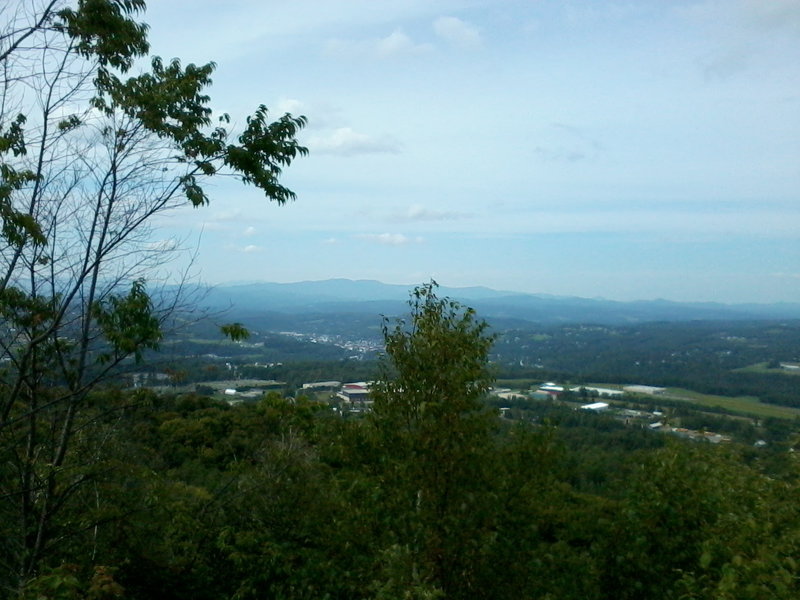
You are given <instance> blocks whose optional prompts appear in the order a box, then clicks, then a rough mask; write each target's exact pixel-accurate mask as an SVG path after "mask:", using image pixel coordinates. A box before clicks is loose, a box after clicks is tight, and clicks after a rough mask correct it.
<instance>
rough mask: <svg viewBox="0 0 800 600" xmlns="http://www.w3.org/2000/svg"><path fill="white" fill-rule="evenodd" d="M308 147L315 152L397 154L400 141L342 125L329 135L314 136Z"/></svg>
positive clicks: (353, 154)
mask: <svg viewBox="0 0 800 600" xmlns="http://www.w3.org/2000/svg"><path fill="white" fill-rule="evenodd" d="M308 147H309V149H310V150H311V151H312V152H314V153H319V154H339V155H341V156H356V155H358V154H383V153H389V154H396V153H398V152H399V151H400V143H399V142H398V141H397V140H395V139H394V138H392V137H391V136H388V135H382V136H373V135H368V134H365V133H358V132H356V131H353V130H352V129H351V128H350V127H340V128H338V129H334V130H333V131H332V132H330V133H328V134H327V135H317V136H314V137H312V138H310V139H309V140H308Z"/></svg>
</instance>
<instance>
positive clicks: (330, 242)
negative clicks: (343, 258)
mask: <svg viewBox="0 0 800 600" xmlns="http://www.w3.org/2000/svg"><path fill="white" fill-rule="evenodd" d="M322 243H323V244H325V245H326V246H333V245H335V244H338V243H339V240H337V239H336V238H335V237H330V238H328V239H325V240H322Z"/></svg>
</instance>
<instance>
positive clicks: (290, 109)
mask: <svg viewBox="0 0 800 600" xmlns="http://www.w3.org/2000/svg"><path fill="white" fill-rule="evenodd" d="M273 110H274V112H275V113H276V114H279V115H282V114H284V113H292V114H293V115H301V114H303V112H305V111H307V107H306V105H305V104H303V103H302V102H300V100H295V99H294V98H281V99H280V100H278V103H277V104H275V107H274V109H273Z"/></svg>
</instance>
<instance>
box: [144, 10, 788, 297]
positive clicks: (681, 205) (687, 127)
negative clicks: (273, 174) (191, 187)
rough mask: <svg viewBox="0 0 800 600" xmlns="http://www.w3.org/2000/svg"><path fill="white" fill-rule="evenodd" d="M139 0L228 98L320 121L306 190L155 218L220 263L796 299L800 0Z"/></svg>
mask: <svg viewBox="0 0 800 600" xmlns="http://www.w3.org/2000/svg"><path fill="white" fill-rule="evenodd" d="M148 6H149V8H148V13H147V15H146V16H145V19H144V20H145V21H147V22H148V23H149V24H150V27H151V42H152V46H153V51H154V52H155V53H156V54H160V55H161V56H164V57H165V58H171V57H174V56H178V57H181V59H182V60H183V61H184V62H207V61H212V60H213V61H215V62H216V63H217V65H218V67H217V71H216V74H215V77H214V87H213V89H212V90H211V96H212V99H213V105H214V107H215V109H218V110H220V111H224V112H228V113H229V114H231V116H232V117H233V118H234V121H235V122H236V121H238V122H239V123H241V122H243V120H244V118H245V116H246V115H247V114H248V113H250V112H252V111H253V110H254V109H255V107H257V106H258V105H259V104H260V103H264V104H266V105H267V106H268V107H270V110H271V111H272V112H273V113H274V114H275V115H279V114H282V113H283V112H285V111H289V112H292V113H293V114H304V115H306V116H307V117H308V119H309V126H308V128H307V129H306V130H305V131H304V132H303V134H302V142H303V143H304V144H305V145H307V146H308V147H309V149H310V155H309V156H308V157H307V158H304V159H302V160H299V161H297V162H296V163H295V165H293V166H292V167H291V168H290V169H288V170H287V172H286V177H285V179H284V182H285V184H287V185H288V186H289V187H291V188H292V189H293V190H294V191H295V192H296V193H297V194H298V200H297V201H296V202H294V203H292V204H290V205H287V206H284V207H278V206H276V205H272V204H269V203H267V202H266V201H265V200H263V199H262V198H261V197H259V195H258V194H257V193H256V192H255V191H254V190H252V189H247V188H242V187H239V186H235V185H233V184H232V182H228V181H219V182H217V183H215V185H214V186H212V188H211V189H210V191H211V194H212V204H211V205H210V206H208V207H205V208H203V209H200V210H191V209H186V210H181V211H178V213H176V214H173V215H171V216H170V217H168V218H165V219H163V220H161V221H160V222H159V224H158V225H159V229H158V232H157V233H158V235H160V236H162V237H163V238H173V237H175V238H179V239H183V240H187V242H188V243H189V245H190V246H192V247H195V246H196V247H197V249H198V252H197V258H196V262H195V271H196V272H199V273H200V276H201V277H202V278H203V279H204V280H205V281H207V282H210V283H222V282H230V281H253V280H265V281H279V282H289V281H300V280H307V279H327V278H334V277H346V278H352V279H378V280H381V281H384V282H387V283H401V284H409V285H412V284H416V283H420V282H423V281H427V280H428V279H430V278H431V277H433V278H434V279H436V280H437V281H439V282H440V283H442V284H444V285H448V286H467V285H487V286H490V287H494V288H498V289H506V290H515V291H524V292H532V293H548V294H563V295H577V296H586V297H593V296H603V297H606V298H611V299H620V300H630V299H651V298H667V299H673V300H715V301H722V302H745V301H747V302H749V301H755V302H773V301H800V0H698V1H680V2H679V1H675V2H669V1H664V0H658V1H647V0H637V1H628V2H616V1H613V0H606V1H596V2H595V1H589V0H585V1H581V2H578V1H568V0H567V1H558V2H557V1H547V0H538V1H536V0H528V1H521V0H392V1H382V0H352V1H348V0H284V1H272V0H231V1H229V2H218V1H216V0H214V1H211V0H150V2H148ZM198 238H199V241H198Z"/></svg>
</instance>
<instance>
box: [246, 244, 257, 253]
mask: <svg viewBox="0 0 800 600" xmlns="http://www.w3.org/2000/svg"><path fill="white" fill-rule="evenodd" d="M260 251H261V246H256V245H255V244H250V245H249V246H245V247H244V248H242V252H244V253H245V254H253V253H254V252H260Z"/></svg>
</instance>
